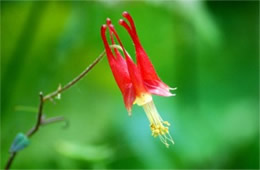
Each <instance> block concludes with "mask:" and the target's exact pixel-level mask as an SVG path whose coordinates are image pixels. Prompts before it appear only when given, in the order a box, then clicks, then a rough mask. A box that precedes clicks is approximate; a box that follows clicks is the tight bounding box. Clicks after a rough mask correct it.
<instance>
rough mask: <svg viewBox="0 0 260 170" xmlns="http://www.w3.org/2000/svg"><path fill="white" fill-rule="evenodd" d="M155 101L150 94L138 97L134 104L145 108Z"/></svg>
mask: <svg viewBox="0 0 260 170" xmlns="http://www.w3.org/2000/svg"><path fill="white" fill-rule="evenodd" d="M152 100H153V98H152V96H151V94H148V93H142V94H141V95H140V96H138V97H136V99H135V101H134V104H137V105H138V106H143V105H145V104H147V103H149V102H151V101H152Z"/></svg>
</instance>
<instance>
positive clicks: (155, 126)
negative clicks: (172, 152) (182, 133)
mask: <svg viewBox="0 0 260 170" xmlns="http://www.w3.org/2000/svg"><path fill="white" fill-rule="evenodd" d="M143 108H144V111H145V113H146V116H147V117H148V119H149V121H150V128H151V131H152V136H154V137H157V136H159V138H160V140H161V142H162V143H163V144H165V146H166V147H169V143H168V142H170V143H172V144H174V141H173V139H172V137H171V135H170V133H169V126H170V123H169V122H167V121H163V120H162V118H161V116H160V115H159V113H158V111H157V109H156V107H155V105H154V103H153V100H151V101H149V102H148V103H145V104H144V105H143Z"/></svg>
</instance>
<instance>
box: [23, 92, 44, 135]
mask: <svg viewBox="0 0 260 170" xmlns="http://www.w3.org/2000/svg"><path fill="white" fill-rule="evenodd" d="M39 95H40V105H39V110H38V115H37V121H36V124H35V126H34V127H33V128H32V129H31V130H30V131H29V132H28V133H27V134H26V135H27V136H28V137H31V136H32V135H33V134H34V133H35V132H36V131H37V130H38V129H39V127H40V126H41V121H42V109H43V104H44V101H43V93H42V92H40V94H39Z"/></svg>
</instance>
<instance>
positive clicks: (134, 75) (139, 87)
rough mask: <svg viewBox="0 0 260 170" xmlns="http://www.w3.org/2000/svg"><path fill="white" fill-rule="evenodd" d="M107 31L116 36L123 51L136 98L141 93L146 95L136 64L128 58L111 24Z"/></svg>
mask: <svg viewBox="0 0 260 170" xmlns="http://www.w3.org/2000/svg"><path fill="white" fill-rule="evenodd" d="M109 29H110V30H111V31H112V32H113V34H114V35H115V36H116V39H117V41H118V42H119V44H120V46H121V48H122V49H123V53H124V55H125V57H126V63H127V67H128V71H129V75H130V78H131V81H132V83H133V87H134V89H135V93H136V96H140V95H141V94H142V93H146V92H147V90H146V88H145V86H144V83H143V79H142V76H141V73H140V70H139V69H138V68H137V66H136V64H135V63H134V62H133V60H132V59H131V58H130V56H129V55H128V54H127V52H126V50H125V48H124V46H123V44H122V42H121V40H120V38H119V36H118V34H117V33H116V31H115V28H114V26H113V25H112V24H110V25H109Z"/></svg>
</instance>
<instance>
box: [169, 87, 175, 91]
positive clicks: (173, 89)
mask: <svg viewBox="0 0 260 170" xmlns="http://www.w3.org/2000/svg"><path fill="white" fill-rule="evenodd" d="M169 89H170V90H177V87H174V88H172V87H169Z"/></svg>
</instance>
